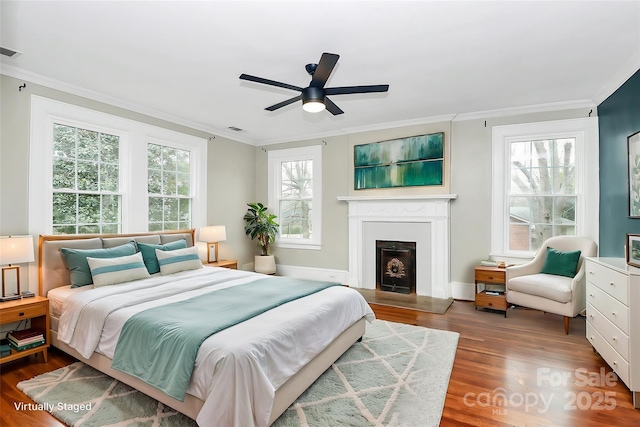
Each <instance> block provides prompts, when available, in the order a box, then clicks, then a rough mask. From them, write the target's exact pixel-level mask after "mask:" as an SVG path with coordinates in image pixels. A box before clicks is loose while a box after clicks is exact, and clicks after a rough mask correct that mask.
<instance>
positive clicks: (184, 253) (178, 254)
mask: <svg viewBox="0 0 640 427" xmlns="http://www.w3.org/2000/svg"><path fill="white" fill-rule="evenodd" d="M156 257H158V264H160V274H162V275H163V276H164V275H166V274H173V273H177V272H179V271H185V270H197V269H198V268H203V265H202V261H200V255H199V254H198V248H197V247H196V246H191V247H189V248H186V249H175V250H173V251H161V250H159V249H156Z"/></svg>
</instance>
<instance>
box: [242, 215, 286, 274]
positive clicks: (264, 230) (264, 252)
mask: <svg viewBox="0 0 640 427" xmlns="http://www.w3.org/2000/svg"><path fill="white" fill-rule="evenodd" d="M247 206H249V209H248V210H247V213H246V214H245V215H244V217H243V219H244V233H245V234H246V235H247V236H250V237H251V239H252V240H257V242H258V245H259V246H260V255H256V256H255V260H254V261H255V263H254V270H255V271H256V272H257V273H264V274H273V273H275V272H276V261H275V257H274V256H273V255H269V244H270V243H271V242H273V241H274V240H275V238H276V236H277V235H278V228H279V225H278V223H277V222H276V221H275V219H276V218H277V216H276V215H274V214H270V213H269V212H267V209H268V208H267V207H266V206H265V205H263V204H262V203H247Z"/></svg>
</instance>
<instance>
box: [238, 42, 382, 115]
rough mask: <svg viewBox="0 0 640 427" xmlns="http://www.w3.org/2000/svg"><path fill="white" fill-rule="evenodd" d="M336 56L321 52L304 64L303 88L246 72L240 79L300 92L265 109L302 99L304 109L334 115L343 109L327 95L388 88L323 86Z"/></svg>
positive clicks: (380, 90) (273, 108)
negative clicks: (305, 79) (317, 58)
mask: <svg viewBox="0 0 640 427" xmlns="http://www.w3.org/2000/svg"><path fill="white" fill-rule="evenodd" d="M338 58H340V55H336V54H335V53H326V52H325V53H323V54H322V57H321V58H320V62H318V63H317V64H307V65H306V66H305V69H306V70H307V73H309V74H310V75H311V83H309V86H307V87H305V88H302V87H298V86H293V85H290V84H287V83H280V82H277V81H274V80H269V79H263V78H262V77H255V76H250V75H248V74H241V75H240V80H249V81H252V82H256V83H262V84H266V85H271V86H277V87H282V88H285V89H291V90H295V91H298V92H301V94H300V95H298V96H295V97H293V98H290V99H287V100H286V101H282V102H279V103H277V104H274V105H272V106H270V107H267V108H265V110H268V111H275V110H277V109H278V108H282V107H285V106H287V105H289V104H293V103H294V102H296V101H299V100H302V108H303V109H304V110H305V111H309V112H311V113H317V112H320V111H322V110H324V109H325V108H326V109H327V110H328V111H329V112H330V113H331V114H333V115H334V116H337V115H338V114H342V113H344V111H342V110H341V109H340V108H339V107H338V106H337V105H336V104H334V103H333V101H331V100H330V99H329V98H327V95H346V94H350V93H369V92H386V91H388V90H389V85H369V86H342V87H327V88H325V87H324V85H325V84H326V83H327V80H328V79H329V76H330V75H331V72H332V71H333V68H334V67H335V66H336V63H337V62H338Z"/></svg>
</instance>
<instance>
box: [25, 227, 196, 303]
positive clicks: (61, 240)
mask: <svg viewBox="0 0 640 427" xmlns="http://www.w3.org/2000/svg"><path fill="white" fill-rule="evenodd" d="M195 231H196V230H195V229H193V228H192V229H190V230H176V231H159V232H153V233H132V234H81V235H79V234H65V235H60V234H59V235H53V236H42V235H41V236H40V239H39V241H38V279H39V280H38V282H39V283H38V286H39V287H38V289H39V293H40V295H42V296H45V297H46V296H47V293H48V292H49V290H51V289H54V288H57V287H59V286H66V285H69V284H70V283H71V282H70V280H69V270H68V269H67V266H66V265H65V263H64V257H63V256H62V252H61V251H60V249H61V248H72V249H100V248H110V247H113V246H118V245H123V244H125V243H127V242H130V241H132V240H134V241H136V242H142V243H149V244H155V245H159V244H165V243H169V242H173V241H175V240H180V239H185V240H186V241H187V246H193V245H194V242H195Z"/></svg>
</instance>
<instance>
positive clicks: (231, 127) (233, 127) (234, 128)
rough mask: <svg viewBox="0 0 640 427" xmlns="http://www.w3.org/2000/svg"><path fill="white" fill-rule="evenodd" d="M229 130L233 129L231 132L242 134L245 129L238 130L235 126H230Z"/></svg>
mask: <svg viewBox="0 0 640 427" xmlns="http://www.w3.org/2000/svg"><path fill="white" fill-rule="evenodd" d="M227 129H231V130H234V131H236V132H242V131H243V130H244V129H240V128H237V127H235V126H229V127H228V128H227Z"/></svg>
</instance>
